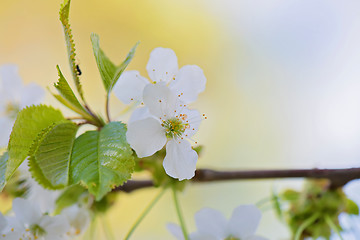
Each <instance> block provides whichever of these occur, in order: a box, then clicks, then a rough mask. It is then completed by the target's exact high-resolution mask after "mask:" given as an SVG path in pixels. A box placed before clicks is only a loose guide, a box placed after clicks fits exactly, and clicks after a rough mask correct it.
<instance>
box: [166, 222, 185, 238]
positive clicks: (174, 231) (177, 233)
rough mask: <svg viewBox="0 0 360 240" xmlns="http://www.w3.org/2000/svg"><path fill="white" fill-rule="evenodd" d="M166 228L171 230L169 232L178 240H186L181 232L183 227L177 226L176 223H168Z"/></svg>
mask: <svg viewBox="0 0 360 240" xmlns="http://www.w3.org/2000/svg"><path fill="white" fill-rule="evenodd" d="M166 228H167V229H168V230H169V232H170V233H171V234H172V235H173V236H174V237H176V239H177V240H184V239H185V238H184V234H183V232H182V230H181V227H180V226H178V225H176V224H175V223H168V224H166Z"/></svg>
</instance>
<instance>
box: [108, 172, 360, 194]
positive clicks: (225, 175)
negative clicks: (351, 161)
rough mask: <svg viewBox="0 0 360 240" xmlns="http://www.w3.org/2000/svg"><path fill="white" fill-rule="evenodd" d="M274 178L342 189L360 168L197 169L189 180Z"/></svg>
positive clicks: (142, 184) (139, 184) (129, 186)
mask: <svg viewBox="0 0 360 240" xmlns="http://www.w3.org/2000/svg"><path fill="white" fill-rule="evenodd" d="M274 178H311V179H323V178H325V179H329V180H330V181H331V186H332V188H337V187H342V186H344V185H345V184H346V183H348V182H350V181H351V180H354V179H360V168H346V169H293V170H248V171H246V170H244V171H215V170H211V169H198V170H196V172H195V176H194V177H193V178H192V179H191V180H190V182H193V183H199V182H218V181H229V180H260V179H274ZM153 186H154V183H153V182H152V181H151V180H142V181H135V180H130V181H128V182H127V183H125V184H124V185H123V186H120V187H117V188H115V189H114V191H123V192H127V193H130V192H132V191H135V190H138V189H142V188H148V187H153Z"/></svg>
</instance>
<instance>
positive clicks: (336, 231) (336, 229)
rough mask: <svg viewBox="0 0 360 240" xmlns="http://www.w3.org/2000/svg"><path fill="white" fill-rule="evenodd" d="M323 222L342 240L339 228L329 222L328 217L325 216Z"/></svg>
mask: <svg viewBox="0 0 360 240" xmlns="http://www.w3.org/2000/svg"><path fill="white" fill-rule="evenodd" d="M325 221H326V223H327V224H328V225H329V227H330V228H331V229H332V230H333V231H334V232H335V233H336V234H337V235H338V236H339V238H340V239H341V240H344V239H343V238H342V236H341V234H340V231H339V228H338V227H337V226H336V225H335V223H334V221H333V220H331V218H330V217H329V215H326V216H325Z"/></svg>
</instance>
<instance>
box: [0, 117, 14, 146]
mask: <svg viewBox="0 0 360 240" xmlns="http://www.w3.org/2000/svg"><path fill="white" fill-rule="evenodd" d="M13 125H14V121H13V120H11V119H9V118H6V117H0V126H1V131H0V148H2V147H6V146H7V145H8V143H9V137H10V133H11V130H12V127H13Z"/></svg>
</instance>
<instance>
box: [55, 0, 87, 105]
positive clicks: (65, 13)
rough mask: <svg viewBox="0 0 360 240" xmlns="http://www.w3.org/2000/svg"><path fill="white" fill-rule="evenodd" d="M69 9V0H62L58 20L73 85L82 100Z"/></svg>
mask: <svg viewBox="0 0 360 240" xmlns="http://www.w3.org/2000/svg"><path fill="white" fill-rule="evenodd" d="M69 11H70V0H64V3H63V4H61V7H60V12H59V15H60V21H61V23H62V25H63V28H64V34H65V41H66V47H67V51H68V56H69V64H70V69H71V73H72V76H73V79H74V82H75V86H76V89H77V91H78V93H79V95H80V97H81V99H82V100H84V96H83V91H82V86H81V83H80V79H79V76H78V71H77V68H76V66H77V64H76V59H75V57H76V52H75V43H74V39H73V35H72V33H71V27H70V24H69Z"/></svg>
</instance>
